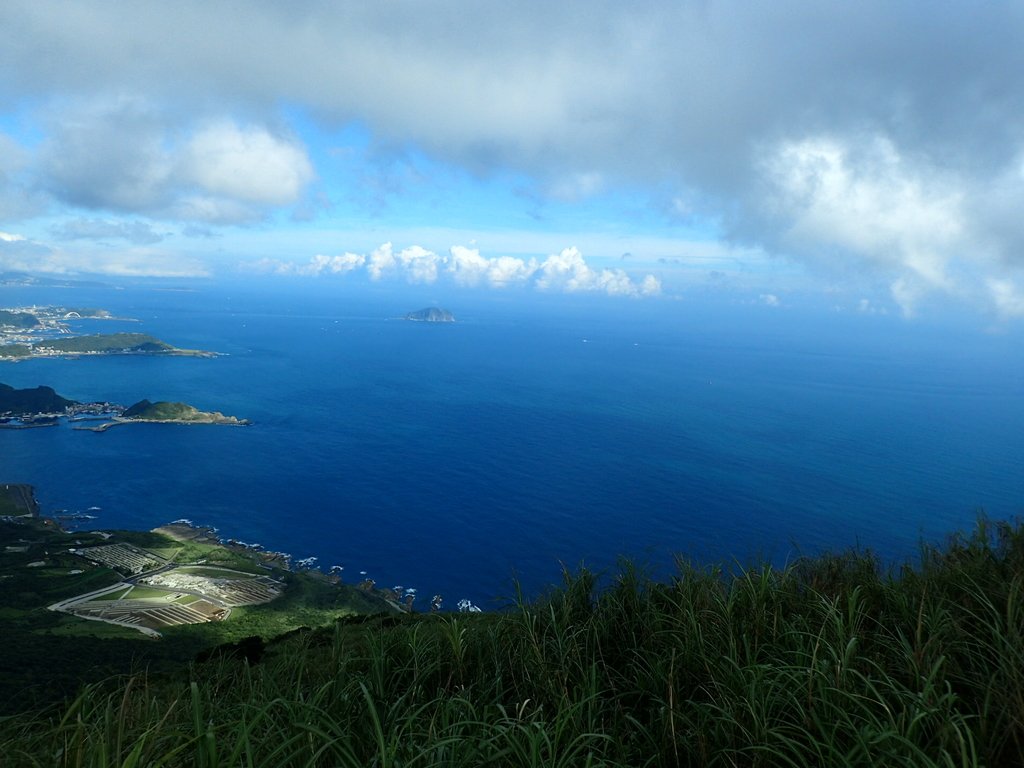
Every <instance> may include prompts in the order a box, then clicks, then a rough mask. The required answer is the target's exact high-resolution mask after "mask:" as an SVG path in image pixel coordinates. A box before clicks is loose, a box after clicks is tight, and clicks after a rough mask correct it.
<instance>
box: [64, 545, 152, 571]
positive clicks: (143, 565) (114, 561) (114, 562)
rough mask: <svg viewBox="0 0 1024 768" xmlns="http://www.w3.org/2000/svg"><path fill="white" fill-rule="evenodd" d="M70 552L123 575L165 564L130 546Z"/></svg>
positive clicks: (150, 553)
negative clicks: (114, 569)
mask: <svg viewBox="0 0 1024 768" xmlns="http://www.w3.org/2000/svg"><path fill="white" fill-rule="evenodd" d="M72 551H73V552H74V553H75V554H76V555H80V556H82V557H84V558H86V559H88V560H92V561H94V562H97V563H102V564H103V565H107V566H110V567H111V568H116V569H117V570H119V571H121V572H123V573H142V572H144V571H149V570H152V569H153V568H159V567H160V566H161V565H164V564H165V563H166V562H167V561H166V560H163V559H161V558H159V557H157V556H156V555H154V554H153V553H152V552H147V551H145V550H144V549H139V548H138V547H133V546H132V545H131V544H103V545H101V546H98V547H86V548H85V549H75V550H72Z"/></svg>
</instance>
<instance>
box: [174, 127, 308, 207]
mask: <svg viewBox="0 0 1024 768" xmlns="http://www.w3.org/2000/svg"><path fill="white" fill-rule="evenodd" d="M178 174H179V176H180V178H182V179H183V180H184V181H185V182H192V183H194V184H195V185H196V186H198V187H199V188H200V189H202V190H203V191H204V192H206V193H208V194H210V195H213V196H215V197H222V198H227V199H229V200H237V201H241V202H244V203H256V204H259V205H270V206H282V205H288V204H291V203H294V202H296V201H297V200H298V199H299V196H300V195H301V194H302V191H303V190H304V189H305V187H306V185H307V184H309V183H310V181H312V179H313V175H314V174H313V166H312V165H311V163H310V161H309V158H308V157H307V155H306V152H305V150H304V149H303V148H302V147H300V146H299V145H298V144H297V143H296V142H295V141H292V140H287V139H284V138H281V137H279V136H274V135H272V134H271V133H270V132H269V131H267V130H266V129H265V128H262V127H259V126H247V127H241V126H239V125H237V124H235V123H233V122H230V121H227V120H221V121H219V122H216V123H212V124H210V125H207V126H204V127H203V128H201V129H199V130H198V131H197V132H196V133H195V134H194V135H193V136H192V138H191V139H189V141H188V143H187V145H186V146H185V148H184V150H183V152H182V156H181V159H180V161H179V167H178Z"/></svg>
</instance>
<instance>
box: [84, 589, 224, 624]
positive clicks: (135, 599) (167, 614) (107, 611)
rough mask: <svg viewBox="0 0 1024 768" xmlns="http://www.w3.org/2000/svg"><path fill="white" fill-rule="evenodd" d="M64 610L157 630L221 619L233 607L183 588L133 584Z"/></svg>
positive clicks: (88, 616)
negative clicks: (229, 607)
mask: <svg viewBox="0 0 1024 768" xmlns="http://www.w3.org/2000/svg"><path fill="white" fill-rule="evenodd" d="M64 610H66V611H68V612H69V613H72V614H74V615H76V616H81V617H83V618H90V619H99V620H100V621H107V622H110V623H113V624H121V625H124V626H130V627H136V628H143V627H144V628H148V629H154V630H155V629H160V628H161V627H172V626H176V625H179V624H199V623H202V622H207V621H220V620H221V619H223V618H225V617H226V616H227V615H228V613H229V610H230V609H228V608H226V607H225V606H221V605H216V604H214V603H213V602H210V601H209V600H206V599H204V598H202V597H197V596H195V595H191V594H187V593H183V592H177V591H172V590H160V589H153V588H151V587H130V588H128V589H121V590H116V591H114V592H111V593H107V594H105V595H99V596H97V597H94V598H92V599H89V600H85V601H82V602H78V603H72V604H70V605H67V606H66V607H65V608H64Z"/></svg>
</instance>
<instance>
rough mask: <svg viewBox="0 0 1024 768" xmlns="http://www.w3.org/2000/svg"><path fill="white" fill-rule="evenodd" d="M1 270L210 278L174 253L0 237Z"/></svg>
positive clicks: (200, 267) (37, 272) (195, 264)
mask: <svg viewBox="0 0 1024 768" xmlns="http://www.w3.org/2000/svg"><path fill="white" fill-rule="evenodd" d="M0 234H2V233H0ZM0 270H10V271H15V272H29V273H33V274H60V275H66V274H82V273H86V274H97V275H111V276H117V277H205V276H207V275H208V274H209V272H208V271H207V269H206V268H205V267H204V266H203V265H202V264H201V263H199V262H198V261H196V260H195V259H192V258H188V257H184V256H182V255H181V254H178V253H175V252H173V251H167V250H161V249H155V248H147V247H128V248H101V249H97V248H54V247H51V246H49V245H46V244H44V243H39V242H35V241H33V240H29V239H27V238H24V237H20V236H8V237H2V236H0Z"/></svg>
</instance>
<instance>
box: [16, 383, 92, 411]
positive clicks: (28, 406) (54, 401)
mask: <svg viewBox="0 0 1024 768" xmlns="http://www.w3.org/2000/svg"><path fill="white" fill-rule="evenodd" d="M75 402H76V401H74V400H68V399H67V398H65V397H61V396H60V395H58V394H57V393H56V392H54V391H53V388H52V387H36V388H35V389H15V388H14V387H12V386H10V385H8V384H0V415H2V414H8V415H10V414H23V413H59V412H61V411H63V410H64V409H65V408H67V407H68V406H69V405H75Z"/></svg>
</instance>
